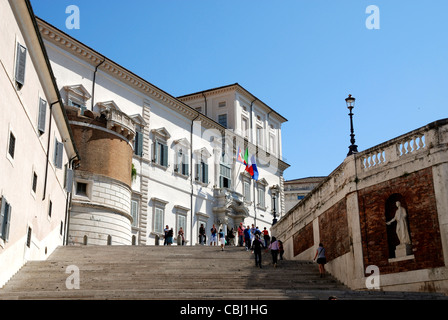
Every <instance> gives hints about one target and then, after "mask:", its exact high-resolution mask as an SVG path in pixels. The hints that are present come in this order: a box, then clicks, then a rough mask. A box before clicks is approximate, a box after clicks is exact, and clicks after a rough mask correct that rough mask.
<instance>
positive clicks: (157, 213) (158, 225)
mask: <svg viewBox="0 0 448 320" xmlns="http://www.w3.org/2000/svg"><path fill="white" fill-rule="evenodd" d="M164 215H165V209H162V208H158V207H156V208H155V209H154V232H157V233H163V217H164Z"/></svg>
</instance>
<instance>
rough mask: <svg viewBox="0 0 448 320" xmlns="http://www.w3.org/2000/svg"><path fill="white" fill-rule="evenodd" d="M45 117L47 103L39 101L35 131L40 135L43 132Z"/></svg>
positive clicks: (42, 100)
mask: <svg viewBox="0 0 448 320" xmlns="http://www.w3.org/2000/svg"><path fill="white" fill-rule="evenodd" d="M46 116H47V101H45V100H44V99H40V100H39V118H38V119H37V129H38V130H39V132H40V133H41V134H43V133H44V132H45V122H46Z"/></svg>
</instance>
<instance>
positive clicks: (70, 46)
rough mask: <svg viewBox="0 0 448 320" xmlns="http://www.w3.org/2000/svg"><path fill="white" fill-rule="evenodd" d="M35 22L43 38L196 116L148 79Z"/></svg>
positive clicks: (191, 116)
mask: <svg viewBox="0 0 448 320" xmlns="http://www.w3.org/2000/svg"><path fill="white" fill-rule="evenodd" d="M37 23H38V26H39V31H40V33H41V35H42V37H43V38H44V39H45V40H47V41H49V42H51V43H53V44H55V45H56V46H58V47H60V48H62V49H63V50H65V51H67V52H69V53H71V54H73V55H74V56H76V57H78V58H79V59H82V60H84V61H86V62H87V63H89V64H91V65H92V66H95V67H96V66H98V65H99V64H100V63H101V62H103V61H104V62H103V63H102V64H101V65H100V66H99V67H98V69H101V70H102V71H104V72H106V73H108V74H110V75H112V76H113V77H115V78H118V79H119V80H120V81H122V82H125V83H127V84H128V85H129V86H131V87H133V88H134V89H137V90H138V91H140V92H142V93H143V94H144V95H146V96H149V97H152V98H153V99H154V100H156V101H158V102H160V103H162V104H163V105H165V106H167V107H170V108H171V109H173V110H175V111H177V112H179V113H181V114H183V115H184V116H185V117H187V118H189V119H194V118H195V117H197V116H198V114H199V113H198V111H196V110H194V109H193V108H191V107H190V106H188V105H186V104H185V103H183V102H181V101H179V100H178V99H176V98H175V97H173V96H171V95H170V94H168V93H166V92H164V91H163V90H161V89H159V88H157V87H156V86H154V85H153V84H151V83H149V82H148V81H146V80H144V79H142V78H140V77H139V76H137V75H136V74H134V73H132V72H131V71H129V70H127V69H126V68H124V67H122V66H120V65H118V64H117V63H115V62H113V61H111V60H109V59H108V58H107V57H105V56H103V55H101V54H100V53H98V52H96V51H95V50H93V49H91V48H89V47H88V46H86V45H84V44H82V43H81V42H79V41H77V40H76V39H74V38H72V37H70V36H69V35H67V34H66V33H64V32H63V31H61V30H59V29H57V28H55V27H53V26H51V25H50V24H48V23H47V22H45V21H43V20H41V19H39V18H37Z"/></svg>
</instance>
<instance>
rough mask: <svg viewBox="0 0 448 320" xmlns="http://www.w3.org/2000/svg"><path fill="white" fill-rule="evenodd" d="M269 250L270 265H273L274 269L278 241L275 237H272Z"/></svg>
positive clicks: (275, 266)
mask: <svg viewBox="0 0 448 320" xmlns="http://www.w3.org/2000/svg"><path fill="white" fill-rule="evenodd" d="M268 249H270V250H271V255H272V263H273V264H274V268H277V259H278V249H279V246H278V241H277V239H276V238H275V237H272V242H271V244H270V245H269V248H268Z"/></svg>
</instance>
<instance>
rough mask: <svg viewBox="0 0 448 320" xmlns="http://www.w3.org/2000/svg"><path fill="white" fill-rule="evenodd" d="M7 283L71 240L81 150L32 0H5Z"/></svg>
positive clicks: (3, 263)
mask: <svg viewBox="0 0 448 320" xmlns="http://www.w3.org/2000/svg"><path fill="white" fill-rule="evenodd" d="M0 21H2V23H1V28H0V42H1V44H2V46H1V49H0V65H1V67H0V97H1V99H0V270H1V272H0V286H1V285H3V284H4V283H5V282H6V281H7V280H8V279H9V278H10V277H11V276H12V275H13V274H14V273H15V272H17V270H18V269H19V268H20V267H21V266H22V265H23V264H24V263H25V262H26V261H27V260H36V259H45V258H46V257H48V256H49V255H50V254H51V253H52V252H53V250H54V249H55V248H56V247H57V246H59V245H62V244H63V243H64V237H65V233H66V228H67V213H68V207H69V205H68V204H69V199H70V191H71V188H70V185H71V184H70V181H71V168H72V164H73V161H74V160H76V159H77V158H78V156H77V150H76V148H75V145H74V144H73V142H72V141H73V139H72V137H73V136H72V132H71V130H70V126H69V125H68V119H67V116H66V114H65V109H64V106H63V104H62V99H61V97H60V95H59V88H58V87H57V85H56V83H55V79H54V76H53V73H52V70H51V67H50V62H49V60H48V57H47V55H46V51H45V48H44V46H43V42H42V39H41V37H40V33H39V30H38V28H37V25H36V22H35V20H34V14H33V12H32V9H31V6H30V4H29V2H28V1H12V0H11V1H1V2H0Z"/></svg>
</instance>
